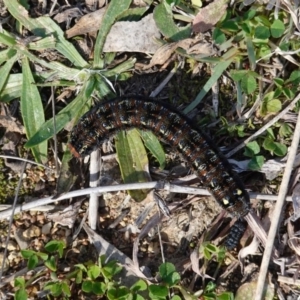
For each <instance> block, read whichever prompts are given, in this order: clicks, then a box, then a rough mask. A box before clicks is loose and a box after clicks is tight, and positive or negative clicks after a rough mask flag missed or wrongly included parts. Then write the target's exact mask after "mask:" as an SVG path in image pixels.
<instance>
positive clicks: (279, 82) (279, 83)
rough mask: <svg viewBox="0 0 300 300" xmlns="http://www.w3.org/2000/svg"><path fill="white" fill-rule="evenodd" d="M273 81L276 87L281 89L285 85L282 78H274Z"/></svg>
mask: <svg viewBox="0 0 300 300" xmlns="http://www.w3.org/2000/svg"><path fill="white" fill-rule="evenodd" d="M273 81H274V83H275V85H276V86H277V87H280V88H281V87H282V86H283V84H284V80H283V79H282V78H274V79H273Z"/></svg>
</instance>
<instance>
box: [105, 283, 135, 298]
mask: <svg viewBox="0 0 300 300" xmlns="http://www.w3.org/2000/svg"><path fill="white" fill-rule="evenodd" d="M129 295H130V292H129V290H128V288H127V287H125V286H121V287H117V288H111V289H109V290H108V291H107V296H108V299H110V300H117V299H118V300H127V299H128V296H129Z"/></svg>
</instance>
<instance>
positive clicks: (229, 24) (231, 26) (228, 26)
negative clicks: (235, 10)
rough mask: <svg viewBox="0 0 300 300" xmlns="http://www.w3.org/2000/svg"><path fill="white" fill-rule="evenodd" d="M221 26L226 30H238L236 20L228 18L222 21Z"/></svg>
mask: <svg viewBox="0 0 300 300" xmlns="http://www.w3.org/2000/svg"><path fill="white" fill-rule="evenodd" d="M221 28H222V29H223V30H228V31H232V32H236V31H238V30H239V26H238V25H237V23H236V21H233V20H228V21H225V22H223V23H222V25H221Z"/></svg>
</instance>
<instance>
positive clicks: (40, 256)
mask: <svg viewBox="0 0 300 300" xmlns="http://www.w3.org/2000/svg"><path fill="white" fill-rule="evenodd" d="M36 255H37V256H38V257H39V258H41V259H42V260H46V259H48V254H47V253H44V252H37V253H36Z"/></svg>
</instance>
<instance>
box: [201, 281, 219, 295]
mask: <svg viewBox="0 0 300 300" xmlns="http://www.w3.org/2000/svg"><path fill="white" fill-rule="evenodd" d="M216 286H217V285H216V284H215V283H214V282H212V281H209V282H208V283H207V285H206V287H205V289H204V293H211V292H213V291H214V290H215V289H216Z"/></svg>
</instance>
